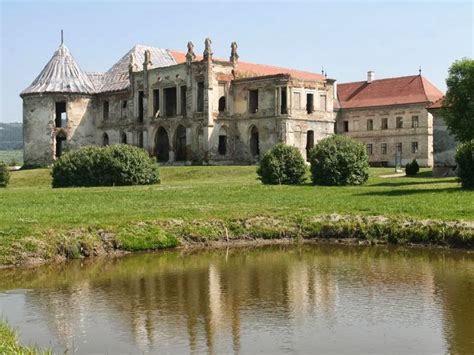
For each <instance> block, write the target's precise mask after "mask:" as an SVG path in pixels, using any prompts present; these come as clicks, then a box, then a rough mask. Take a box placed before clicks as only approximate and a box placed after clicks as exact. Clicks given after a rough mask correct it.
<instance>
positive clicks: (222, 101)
mask: <svg viewBox="0 0 474 355" xmlns="http://www.w3.org/2000/svg"><path fill="white" fill-rule="evenodd" d="M224 111H225V96H221V97H220V98H219V112H224Z"/></svg>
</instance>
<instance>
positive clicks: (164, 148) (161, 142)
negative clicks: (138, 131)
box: [155, 127, 170, 163]
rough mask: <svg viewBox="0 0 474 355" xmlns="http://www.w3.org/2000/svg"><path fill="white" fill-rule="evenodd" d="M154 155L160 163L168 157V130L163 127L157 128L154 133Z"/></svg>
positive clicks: (164, 161)
mask: <svg viewBox="0 0 474 355" xmlns="http://www.w3.org/2000/svg"><path fill="white" fill-rule="evenodd" d="M155 155H156V158H157V159H158V161H159V162H162V163H166V162H167V161H168V160H169V159H170V143H169V140H168V132H166V129H164V128H163V127H160V128H158V132H156V135H155Z"/></svg>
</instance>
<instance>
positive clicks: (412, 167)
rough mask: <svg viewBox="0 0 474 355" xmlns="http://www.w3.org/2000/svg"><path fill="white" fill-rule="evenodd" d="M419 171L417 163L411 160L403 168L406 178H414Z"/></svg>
mask: <svg viewBox="0 0 474 355" xmlns="http://www.w3.org/2000/svg"><path fill="white" fill-rule="evenodd" d="M419 171H420V166H419V165H418V162H417V161H416V159H413V160H412V162H411V163H408V164H407V165H406V166H405V174H406V175H407V176H415V175H416V174H418V172H419Z"/></svg>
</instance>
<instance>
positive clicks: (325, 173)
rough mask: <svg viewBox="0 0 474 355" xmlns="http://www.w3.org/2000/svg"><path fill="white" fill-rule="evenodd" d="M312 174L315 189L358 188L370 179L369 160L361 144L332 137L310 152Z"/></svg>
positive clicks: (342, 137) (337, 136)
mask: <svg viewBox="0 0 474 355" xmlns="http://www.w3.org/2000/svg"><path fill="white" fill-rule="evenodd" d="M310 162H311V174H312V178H313V183H314V184H316V185H338V186H340V185H359V184H363V183H364V182H366V181H367V179H368V177H369V158H368V156H367V150H366V148H365V146H364V145H363V144H361V143H358V142H356V141H355V140H353V139H352V138H350V137H347V136H342V135H333V136H331V137H329V138H325V139H323V140H321V141H320V142H319V143H318V144H316V146H315V147H314V148H313V149H312V150H311V151H310Z"/></svg>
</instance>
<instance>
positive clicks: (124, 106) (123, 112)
mask: <svg viewBox="0 0 474 355" xmlns="http://www.w3.org/2000/svg"><path fill="white" fill-rule="evenodd" d="M121 108H122V109H121V111H120V117H121V118H124V117H127V100H122V105H121Z"/></svg>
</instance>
